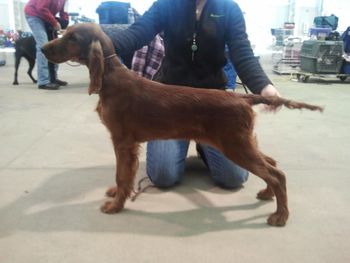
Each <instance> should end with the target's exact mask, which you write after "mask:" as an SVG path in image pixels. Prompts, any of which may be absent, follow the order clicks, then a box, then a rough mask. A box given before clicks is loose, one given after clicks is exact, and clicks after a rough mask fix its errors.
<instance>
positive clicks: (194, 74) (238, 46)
mask: <svg viewBox="0 0 350 263" xmlns="http://www.w3.org/2000/svg"><path fill="white" fill-rule="evenodd" d="M195 13H196V0H158V1H156V2H154V3H153V5H152V6H151V7H150V9H149V10H148V11H146V12H145V14H144V15H143V16H142V17H141V18H140V19H139V20H138V21H137V22H136V23H134V24H133V25H131V26H130V27H129V28H128V29H126V30H124V31H121V32H120V31H119V32H118V33H117V34H110V33H109V32H106V33H107V34H108V35H109V36H110V37H111V38H112V41H113V44H114V46H115V48H116V51H117V53H118V54H119V55H121V56H123V55H127V54H130V53H131V52H133V51H135V50H137V49H139V48H141V47H142V46H144V45H146V44H148V43H149V42H150V41H151V40H152V39H153V38H154V37H155V35H156V34H157V33H160V32H162V31H163V32H164V45H165V57H164V60H163V64H162V67H161V72H160V76H161V79H160V81H161V82H163V83H167V84H175V85H186V86H193V87H201V88H217V89H222V88H225V86H226V85H225V84H226V77H225V74H224V73H223V70H222V69H223V67H224V65H225V64H226V57H225V44H227V46H228V48H229V54H230V57H231V60H232V61H233V64H234V66H235V69H236V71H237V73H238V75H239V77H240V79H241V80H242V81H243V82H244V83H245V84H246V85H247V86H248V88H249V89H250V90H251V91H252V92H253V93H260V92H261V90H262V89H263V88H264V87H265V86H266V85H268V84H270V83H271V81H270V80H269V79H268V77H267V76H266V74H265V73H264V71H263V70H262V67H261V65H260V63H259V61H258V59H257V58H256V57H255V56H254V54H253V51H252V49H251V46H250V42H249V40H248V36H247V34H246V26H245V21H244V18H243V14H242V11H241V9H240V8H239V6H238V5H237V4H236V3H235V2H233V1H232V0H207V3H206V5H205V7H204V9H203V12H202V15H201V17H200V20H199V21H198V22H197V23H196V14H195ZM194 32H196V35H197V37H196V44H197V46H198V50H197V51H196V52H195V54H194V57H193V56H192V50H191V46H192V41H193V33H194ZM192 58H194V59H192Z"/></svg>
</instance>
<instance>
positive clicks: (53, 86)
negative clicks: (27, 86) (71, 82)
mask: <svg viewBox="0 0 350 263" xmlns="http://www.w3.org/2000/svg"><path fill="white" fill-rule="evenodd" d="M59 87H60V86H59V85H58V84H56V83H47V84H45V85H39V86H38V88H39V89H48V90H56V89H59Z"/></svg>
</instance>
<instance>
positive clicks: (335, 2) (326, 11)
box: [323, 0, 350, 31]
mask: <svg viewBox="0 0 350 263" xmlns="http://www.w3.org/2000/svg"><path fill="white" fill-rule="evenodd" d="M323 1H324V2H323V7H324V8H323V15H331V14H334V15H336V16H337V17H338V18H339V21H338V28H337V30H338V31H345V30H346V29H347V28H348V27H349V26H350V1H349V0H323Z"/></svg>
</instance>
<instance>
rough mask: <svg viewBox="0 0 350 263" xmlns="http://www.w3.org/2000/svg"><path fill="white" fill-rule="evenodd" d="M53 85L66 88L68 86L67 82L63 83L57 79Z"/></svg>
mask: <svg viewBox="0 0 350 263" xmlns="http://www.w3.org/2000/svg"><path fill="white" fill-rule="evenodd" d="M53 83H55V84H57V85H59V86H67V85H68V82H67V81H63V80H59V79H56V80H55V81H53Z"/></svg>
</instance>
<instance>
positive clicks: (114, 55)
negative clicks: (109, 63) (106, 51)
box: [105, 53, 117, 60]
mask: <svg viewBox="0 0 350 263" xmlns="http://www.w3.org/2000/svg"><path fill="white" fill-rule="evenodd" d="M116 56H117V54H115V53H114V54H112V55H109V56H107V57H105V60H108V59H111V58H114V57H116Z"/></svg>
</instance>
